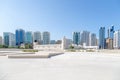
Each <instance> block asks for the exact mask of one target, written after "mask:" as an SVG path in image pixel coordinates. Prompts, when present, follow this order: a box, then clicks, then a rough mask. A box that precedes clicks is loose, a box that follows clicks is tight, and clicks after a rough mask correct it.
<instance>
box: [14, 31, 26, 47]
mask: <svg viewBox="0 0 120 80" xmlns="http://www.w3.org/2000/svg"><path fill="white" fill-rule="evenodd" d="M15 33H16V34H15V36H16V46H20V45H21V44H24V43H25V31H24V30H23V29H17V30H16V32H15Z"/></svg>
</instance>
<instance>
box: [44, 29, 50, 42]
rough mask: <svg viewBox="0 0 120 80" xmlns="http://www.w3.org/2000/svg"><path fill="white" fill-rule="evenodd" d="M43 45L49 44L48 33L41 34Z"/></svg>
mask: <svg viewBox="0 0 120 80" xmlns="http://www.w3.org/2000/svg"><path fill="white" fill-rule="evenodd" d="M42 39H43V44H50V33H49V32H47V31H45V32H43V34H42Z"/></svg>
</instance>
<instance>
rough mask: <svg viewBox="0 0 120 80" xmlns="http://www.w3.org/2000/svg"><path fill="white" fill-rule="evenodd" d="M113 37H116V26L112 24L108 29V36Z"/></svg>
mask: <svg viewBox="0 0 120 80" xmlns="http://www.w3.org/2000/svg"><path fill="white" fill-rule="evenodd" d="M113 37H114V26H111V27H109V29H108V38H111V39H113Z"/></svg>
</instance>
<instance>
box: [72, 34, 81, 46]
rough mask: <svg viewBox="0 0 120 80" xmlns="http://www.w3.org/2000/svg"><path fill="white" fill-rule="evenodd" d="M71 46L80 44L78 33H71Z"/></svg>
mask: <svg viewBox="0 0 120 80" xmlns="http://www.w3.org/2000/svg"><path fill="white" fill-rule="evenodd" d="M73 44H76V45H79V44H80V32H73Z"/></svg>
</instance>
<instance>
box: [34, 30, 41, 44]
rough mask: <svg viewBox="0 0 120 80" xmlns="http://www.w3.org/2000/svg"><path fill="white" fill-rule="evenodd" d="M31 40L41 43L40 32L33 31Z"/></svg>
mask: <svg viewBox="0 0 120 80" xmlns="http://www.w3.org/2000/svg"><path fill="white" fill-rule="evenodd" d="M33 42H38V44H42V40H41V33H40V32H39V31H36V32H34V33H33Z"/></svg>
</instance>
